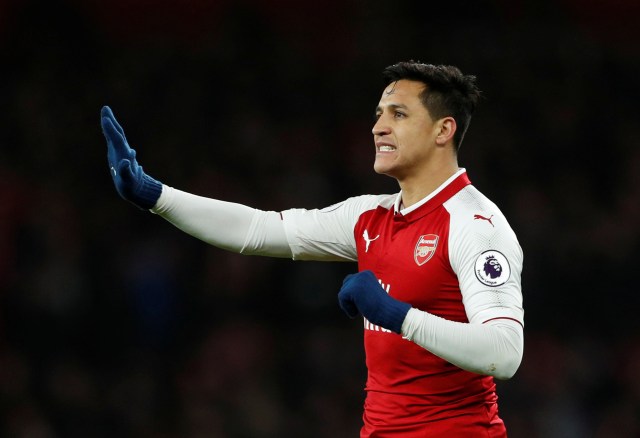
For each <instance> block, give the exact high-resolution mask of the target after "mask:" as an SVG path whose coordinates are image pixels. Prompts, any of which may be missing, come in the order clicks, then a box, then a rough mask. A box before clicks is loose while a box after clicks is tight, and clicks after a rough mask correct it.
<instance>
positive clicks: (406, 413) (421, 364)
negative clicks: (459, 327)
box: [282, 169, 524, 436]
mask: <svg viewBox="0 0 640 438" xmlns="http://www.w3.org/2000/svg"><path fill="white" fill-rule="evenodd" d="M401 195H402V194H401V193H399V194H395V195H364V196H359V197H354V198H350V199H347V200H345V201H343V202H341V203H338V204H335V205H333V206H330V207H327V208H325V209H321V210H303V209H292V210H286V211H284V212H282V217H283V221H284V227H285V231H286V234H287V239H288V241H289V246H290V248H291V250H292V253H293V258H294V259H296V260H351V261H357V262H358V267H359V270H361V271H362V270H371V271H373V272H374V274H375V275H376V277H377V278H378V280H379V281H380V283H381V285H382V287H383V288H384V289H385V290H386V291H387V292H388V293H389V294H390V295H391V296H393V297H394V298H396V299H398V300H400V301H404V302H407V303H409V304H411V306H412V307H414V308H416V309H419V310H422V311H425V312H429V313H431V314H433V315H437V316H440V317H442V318H444V319H447V320H450V321H457V322H462V323H468V322H471V323H478V324H481V323H484V322H487V321H489V320H493V319H499V318H504V319H511V320H515V321H517V322H519V323H520V324H523V323H524V319H523V318H524V312H523V309H522V293H521V281H520V274H521V271H522V257H523V255H522V250H521V248H520V245H519V244H518V240H517V238H516V236H515V233H514V232H513V231H512V229H511V227H510V226H509V224H508V222H507V220H506V219H505V217H504V215H503V214H502V213H501V212H500V210H499V209H498V207H497V206H496V205H495V204H494V203H493V202H491V201H490V200H489V199H487V198H486V197H485V196H484V195H483V194H481V193H480V192H479V191H478V190H477V189H476V188H475V187H473V186H472V185H471V183H470V181H469V179H468V177H467V174H466V172H465V170H464V169H460V170H459V171H458V172H457V173H456V174H455V175H453V176H452V177H451V178H449V179H448V180H447V181H446V182H445V183H443V184H442V185H441V186H440V187H439V188H438V189H437V190H435V191H434V192H433V193H431V194H430V195H429V196H427V197H426V198H424V199H423V200H422V201H420V202H419V203H417V204H415V205H412V206H411V207H410V208H406V209H402V208H401V199H402V197H401ZM364 342H365V353H366V362H367V369H368V378H367V384H366V390H367V400H366V402H365V414H364V421H365V429H366V428H367V427H369V428H375V426H376V425H377V424H390V423H391V424H400V425H402V424H415V423H421V422H428V421H434V420H438V419H442V418H446V417H447V416H451V415H456V413H455V412H456V410H465V409H467V408H468V407H469V406H478V405H491V404H493V405H495V403H496V399H497V397H496V394H495V384H494V381H493V377H491V376H484V375H480V374H476V373H472V372H469V371H465V370H462V369H461V368H458V367H457V366H455V365H453V364H451V363H449V362H447V361H445V360H443V359H441V358H440V357H438V356H436V355H434V354H432V353H431V352H429V351H428V350H426V349H425V348H423V347H420V346H419V345H417V344H415V343H413V342H412V341H410V340H408V339H405V338H403V337H402V336H401V335H398V334H395V333H392V332H390V331H388V330H385V329H383V328H381V327H378V326H375V325H373V324H371V323H369V322H368V321H366V319H365V321H364ZM363 436H364V435H363Z"/></svg>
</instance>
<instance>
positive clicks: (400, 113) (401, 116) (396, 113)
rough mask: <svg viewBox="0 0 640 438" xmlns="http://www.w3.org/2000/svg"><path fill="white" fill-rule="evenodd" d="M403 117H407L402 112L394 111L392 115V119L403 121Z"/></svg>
mask: <svg viewBox="0 0 640 438" xmlns="http://www.w3.org/2000/svg"><path fill="white" fill-rule="evenodd" d="M405 117H407V115H406V114H405V113H403V112H402V111H396V112H395V113H393V118H394V119H404V118H405Z"/></svg>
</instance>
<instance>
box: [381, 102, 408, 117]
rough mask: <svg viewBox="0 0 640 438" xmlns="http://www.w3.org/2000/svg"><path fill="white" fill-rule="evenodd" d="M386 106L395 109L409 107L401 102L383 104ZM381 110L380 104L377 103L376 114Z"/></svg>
mask: <svg viewBox="0 0 640 438" xmlns="http://www.w3.org/2000/svg"><path fill="white" fill-rule="evenodd" d="M385 106H386V107H387V108H389V109H391V110H397V109H405V110H406V109H409V107H408V106H406V105H404V104H402V103H390V104H389V105H385ZM380 112H382V107H381V106H380V105H378V106H377V107H376V112H375V113H376V114H378V113H380Z"/></svg>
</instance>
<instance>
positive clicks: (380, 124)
mask: <svg viewBox="0 0 640 438" xmlns="http://www.w3.org/2000/svg"><path fill="white" fill-rule="evenodd" d="M390 132H391V128H390V127H389V125H388V124H387V123H386V122H385V121H384V117H379V118H378V120H376V123H375V124H374V125H373V129H372V130H371V133H372V134H373V135H374V136H375V135H385V134H389V133H390Z"/></svg>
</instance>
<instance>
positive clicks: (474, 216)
mask: <svg viewBox="0 0 640 438" xmlns="http://www.w3.org/2000/svg"><path fill="white" fill-rule="evenodd" d="M492 217H493V215H491V216H490V217H484V216H482V215H481V214H474V215H473V218H474V219H482V220H483V221H487V222H489V223H490V224H491V226H492V227H495V225H493V222H491V218H492Z"/></svg>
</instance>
